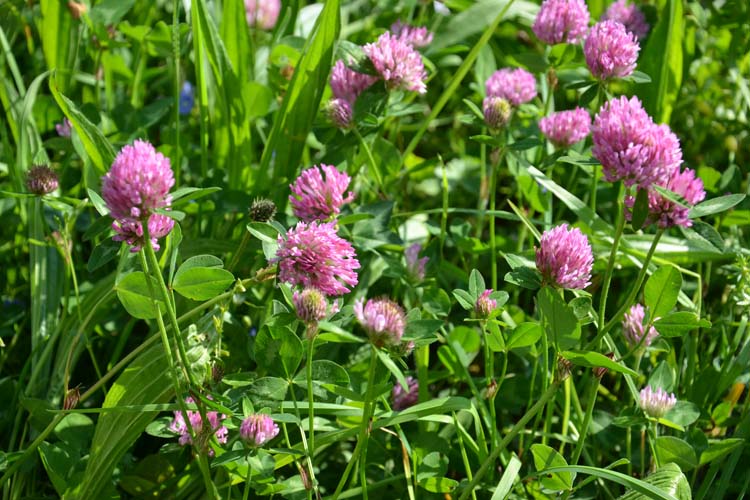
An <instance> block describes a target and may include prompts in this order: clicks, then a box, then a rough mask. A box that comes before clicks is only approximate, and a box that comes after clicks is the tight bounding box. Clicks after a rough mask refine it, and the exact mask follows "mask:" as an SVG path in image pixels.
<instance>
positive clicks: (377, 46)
mask: <svg viewBox="0 0 750 500" xmlns="http://www.w3.org/2000/svg"><path fill="white" fill-rule="evenodd" d="M364 51H365V54H367V57H369V58H370V61H372V64H373V66H375V70H376V71H377V72H378V74H379V75H380V77H381V78H382V79H383V80H384V81H385V85H386V87H388V88H389V89H400V90H408V91H413V92H418V93H420V94H424V93H425V92H427V86H426V85H425V79H426V78H427V72H426V71H425V69H424V63H422V56H420V55H419V52H417V51H416V50H414V48H413V47H412V46H411V45H409V44H407V43H406V42H404V41H403V40H401V38H399V37H397V36H395V35H393V34H391V33H390V32H385V33H383V34H382V35H380V37H378V40H377V42H375V43H368V44H367V45H365V46H364Z"/></svg>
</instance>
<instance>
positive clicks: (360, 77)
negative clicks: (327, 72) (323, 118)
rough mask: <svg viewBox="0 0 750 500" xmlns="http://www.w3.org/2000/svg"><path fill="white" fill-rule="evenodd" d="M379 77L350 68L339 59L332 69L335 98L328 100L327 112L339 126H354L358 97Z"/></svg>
mask: <svg viewBox="0 0 750 500" xmlns="http://www.w3.org/2000/svg"><path fill="white" fill-rule="evenodd" d="M377 80H378V79H377V77H375V76H372V75H366V74H364V73H359V72H357V71H354V70H353V69H350V68H348V67H347V66H346V64H344V61H342V60H341V59H339V60H338V61H336V64H334V65H333V69H332V70H331V80H330V83H331V91H332V92H333V99H331V100H330V101H328V105H327V107H326V112H327V114H328V117H329V119H330V120H331V121H332V122H333V124H334V125H336V126H337V127H338V128H349V127H351V126H352V117H353V112H354V103H355V102H356V100H357V97H359V95H360V94H361V93H362V92H364V91H365V89H367V88H368V87H370V86H371V85H372V84H373V83H375V82H376V81H377Z"/></svg>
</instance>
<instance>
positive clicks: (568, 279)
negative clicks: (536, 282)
mask: <svg viewBox="0 0 750 500" xmlns="http://www.w3.org/2000/svg"><path fill="white" fill-rule="evenodd" d="M593 265H594V255H593V253H592V251H591V245H590V244H589V240H588V238H586V236H585V235H584V234H583V233H582V232H581V230H580V229H578V228H577V227H574V228H572V229H570V230H569V229H568V225H567V224H561V225H559V226H557V227H554V228H552V229H550V230H548V231H545V232H544V233H543V234H542V239H541V241H540V244H539V248H537V249H536V267H537V269H539V272H540V273H541V274H542V283H544V284H549V285H552V286H556V287H560V288H567V289H570V290H582V289H584V288H586V287H587V286H589V285H590V284H591V269H592V268H593Z"/></svg>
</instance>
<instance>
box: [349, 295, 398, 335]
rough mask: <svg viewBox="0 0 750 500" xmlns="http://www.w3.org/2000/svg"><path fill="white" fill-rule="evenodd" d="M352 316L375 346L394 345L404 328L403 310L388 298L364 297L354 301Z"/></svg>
mask: <svg viewBox="0 0 750 500" xmlns="http://www.w3.org/2000/svg"><path fill="white" fill-rule="evenodd" d="M354 316H356V318H357V321H359V323H360V324H361V325H362V327H363V328H364V329H365V331H366V332H367V335H368V337H370V341H371V342H372V343H373V344H375V345H376V346H377V347H382V346H384V345H388V346H395V345H398V344H399V343H400V342H401V337H402V336H403V334H404V329H405V328H406V315H405V314H404V310H403V309H402V308H401V306H399V305H398V304H396V303H395V302H393V301H392V300H390V299H386V298H380V299H370V300H368V301H367V303H366V304H365V301H364V299H359V300H357V301H355V302H354Z"/></svg>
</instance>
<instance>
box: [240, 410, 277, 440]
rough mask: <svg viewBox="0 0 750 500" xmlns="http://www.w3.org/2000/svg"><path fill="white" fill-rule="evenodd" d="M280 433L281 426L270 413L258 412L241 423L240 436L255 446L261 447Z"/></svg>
mask: <svg viewBox="0 0 750 500" xmlns="http://www.w3.org/2000/svg"><path fill="white" fill-rule="evenodd" d="M278 435H279V426H278V425H277V424H276V422H274V421H273V419H272V418H271V417H269V416H268V415H262V414H259V413H256V414H254V415H250V416H249V417H247V418H246V419H244V420H243V421H242V423H241V424H240V437H241V438H242V440H243V441H244V442H245V443H247V444H248V445H249V446H252V447H253V448H259V447H261V446H263V445H264V444H266V443H268V442H269V441H270V440H272V439H273V438H275V437H276V436H278Z"/></svg>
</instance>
